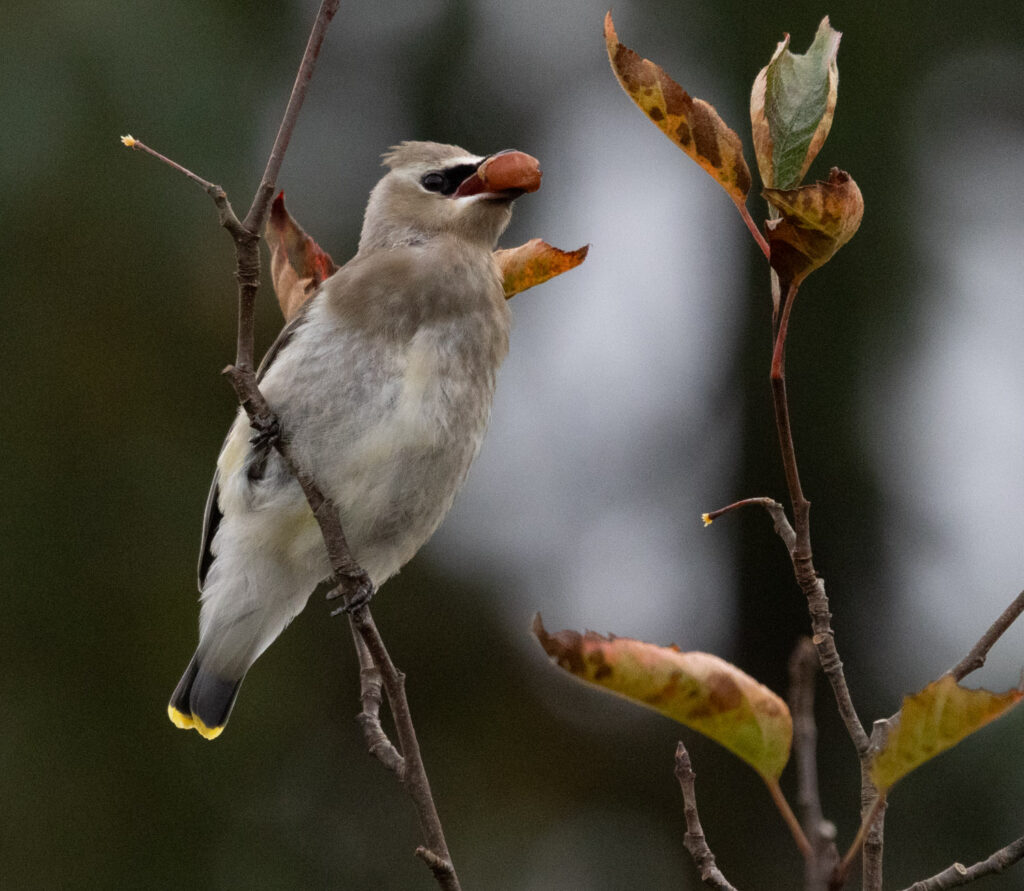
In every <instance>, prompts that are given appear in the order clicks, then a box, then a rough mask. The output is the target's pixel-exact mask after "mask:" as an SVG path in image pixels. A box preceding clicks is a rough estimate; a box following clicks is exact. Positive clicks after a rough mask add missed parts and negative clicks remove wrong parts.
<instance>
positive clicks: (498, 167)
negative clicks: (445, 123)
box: [359, 142, 541, 251]
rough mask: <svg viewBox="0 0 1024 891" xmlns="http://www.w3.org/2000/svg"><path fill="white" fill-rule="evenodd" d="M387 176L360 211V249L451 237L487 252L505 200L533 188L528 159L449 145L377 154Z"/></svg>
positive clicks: (533, 163) (536, 174)
mask: <svg viewBox="0 0 1024 891" xmlns="http://www.w3.org/2000/svg"><path fill="white" fill-rule="evenodd" d="M384 164H385V165H386V166H387V167H390V168H391V170H390V172H389V173H388V174H387V175H386V176H385V177H384V178H383V179H382V180H381V181H380V182H379V183H377V185H376V186H375V187H374V189H373V191H372V192H371V193H370V201H369V203H368V204H367V206H366V217H365V219H364V220H363V232H362V235H361V237H360V239H359V249H360V251H362V250H366V249H368V248H381V247H392V246H394V245H398V244H415V243H422V242H424V241H427V240H429V239H431V238H434V237H437V236H438V235H444V234H451V235H455V236H457V237H459V238H462V239H465V240H466V241H469V242H473V243H476V244H479V245H481V246H483V247H486V248H487V249H488V250H490V249H492V248H493V247H494V245H495V242H497V240H498V236H500V235H501V233H502V232H504V231H505V227H506V226H507V225H508V223H509V220H510V219H511V217H512V202H513V201H515V199H516V198H518V197H519V196H520V195H522V194H523V193H524V192H535V191H536V190H537V189H539V188H540V177H541V171H540V166H539V165H538V163H537V159H536V158H532V157H530V155H527V154H524V153H523V152H517V151H512V150H506V151H503V152H498V153H496V154H493V155H487V156H485V157H481V156H479V155H474V154H471V153H470V152H467V151H466V150H465V149H461V148H459V147H458V146H456V145H442V144H440V143H437V142H403V143H402V144H401V145H397V146H395V147H394V148H392V149H391V151H389V152H388V153H387V154H386V155H384Z"/></svg>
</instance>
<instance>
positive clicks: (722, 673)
mask: <svg viewBox="0 0 1024 891" xmlns="http://www.w3.org/2000/svg"><path fill="white" fill-rule="evenodd" d="M533 633H534V634H535V635H536V636H537V639H538V640H539V641H540V644H541V646H542V647H544V650H545V651H546V652H547V654H548V655H549V656H550V657H551V659H552V661H554V662H555V664H556V665H558V666H559V667H560V668H562V669H564V670H565V671H567V672H569V674H571V675H573V677H576V678H579V679H580V680H582V681H586V682H587V683H590V684H594V685H596V686H598V687H601V688H602V689H605V690H608V691H610V692H612V693H617V694H618V695H619V696H623V697H625V698H626V699H628V700H630V701H631V702H634V703H637V704H638V705H643V706H646V707H647V708H651V709H654V710H655V711H657V712H660V713H661V714H663V715H666V716H667V717H669V718H672V719H673V720H675V721H678V722H679V723H680V724H685V725H686V726H687V727H690V728H692V729H693V730H697V731H699V732H700V733H703V734H704V735H705V736H708V737H710V738H711V739H713V740H714V741H715V742H717V743H719V744H720V745H722V746H725V748H727V749H728V750H729V751H730V752H732V753H733V754H735V755H737V756H738V757H740V758H742V759H743V760H744V761H746V762H747V764H749V765H750V766H751V767H753V768H754V770H756V771H757V772H758V773H759V774H760V775H761V776H762V777H763V778H764V780H765V781H766V782H767V783H768V784H769V786H773V785H775V783H776V780H778V778H779V776H780V775H781V773H782V769H783V768H784V767H785V766H786V762H787V761H788V760H789V748H790V743H791V741H792V737H793V721H792V718H791V717H790V714H789V709H788V708H787V707H786V703H785V702H783V701H782V699H780V698H779V697H778V696H776V695H775V694H774V693H773V692H772V691H771V690H769V689H768V688H767V687H765V686H763V685H762V684H759V683H758V682H757V681H755V680H754V679H753V678H752V677H750V676H749V675H747V674H744V673H743V672H742V671H740V670H739V669H738V668H736V666H735V665H731V664H729V663H728V662H726V661H725V660H724V659H719V658H718V657H717V656H713V655H711V654H710V653H698V652H689V653H683V652H680V651H679V649H678V648H677V647H661V646H656V645H654V644H649V643H644V642H643V641H639V640H633V639H631V638H628V637H615V636H613V635H609V636H608V637H602V636H601V635H600V634H595V633H594V632H593V631H588V632H587V633H586V634H580V633H579V632H576V631H557V632H555V633H553V634H548V632H547V631H545V630H544V625H543V624H542V623H541V619H540V616H539V615H538V616H536V617H535V618H534V620H533Z"/></svg>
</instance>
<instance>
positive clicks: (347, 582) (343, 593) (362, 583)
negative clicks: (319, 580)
mask: <svg viewBox="0 0 1024 891" xmlns="http://www.w3.org/2000/svg"><path fill="white" fill-rule="evenodd" d="M376 590H377V589H376V588H374V587H373V582H371V581H370V577H369V576H368V575H367V574H366V573H365V572H359V573H358V574H355V575H346V576H342V578H341V581H340V584H338V585H337V586H336V587H334V588H331V590H330V591H328V592H327V599H328V600H337V599H338V598H339V597H344V598H345V602H344V603H343V604H342V605H341V606H339V607H338V608H337V609H334V610H331V615H332V616H338V615H341V613H349V614H351V613H354V612H355V611H356V610H357V609H361V608H362V607H364V606H366V604H368V603H369V602H370V601H371V600H372V599H373V595H374V594H375V593H376Z"/></svg>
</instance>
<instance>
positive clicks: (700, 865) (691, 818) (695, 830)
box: [675, 743, 736, 891]
mask: <svg viewBox="0 0 1024 891" xmlns="http://www.w3.org/2000/svg"><path fill="white" fill-rule="evenodd" d="M675 775H676V779H677V780H679V788H680V789H681V790H682V792H683V813H684V814H685V816H686V835H685V836H683V844H684V845H686V850H687V851H689V852H690V856H691V857H692V858H693V862H694V864H695V865H696V867H697V870H698V871H699V872H700V879H701V881H702V882H703V883H704V884H705V885H707V886H708V887H709V888H717V889H718V891H736V888H735V887H734V886H733V885H731V884H729V880H728V879H726V877H725V876H724V875H722V871H721V870H720V869H719V868H718V867H717V866H716V865H715V855H714V854H712V853H711V848H709V847H708V842H707V839H706V838H704V829H703V828H702V827H701V825H700V816H699V815H698V813H697V793H696V791H695V789H694V782H695V780H696V779H697V774H695V773H694V772H693V766H692V765H691V764H690V754H689V752H687V751H686V746H684V745H683V744H682V743H679V745H678V746H677V747H676V767H675Z"/></svg>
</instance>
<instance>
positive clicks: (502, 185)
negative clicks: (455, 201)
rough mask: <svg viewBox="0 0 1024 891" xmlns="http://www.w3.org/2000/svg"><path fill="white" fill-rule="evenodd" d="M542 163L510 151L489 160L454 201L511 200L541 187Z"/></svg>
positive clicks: (520, 153) (455, 196)
mask: <svg viewBox="0 0 1024 891" xmlns="http://www.w3.org/2000/svg"><path fill="white" fill-rule="evenodd" d="M540 178H541V170H540V162H539V161H538V160H537V159H536V158H534V157H533V156H532V155H528V154H526V153H525V152H517V151H514V150H513V149H506V150H505V151H503V152H498V153H497V154H495V155H490V156H489V157H487V158H485V159H484V160H483V161H482V162H481V164H480V166H479V167H477V169H476V173H473V174H470V175H469V176H467V177H466V178H465V179H464V180H463V181H462V182H461V183H460V184H459V187H458V188H457V189H456V190H455V194H454V195H452V197H453V198H465V197H468V196H470V195H486V196H488V197H493V198H504V199H506V200H511V199H514V198H518V197H519V196H520V195H522V194H523V193H524V192H536V191H537V189H539V188H540Z"/></svg>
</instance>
